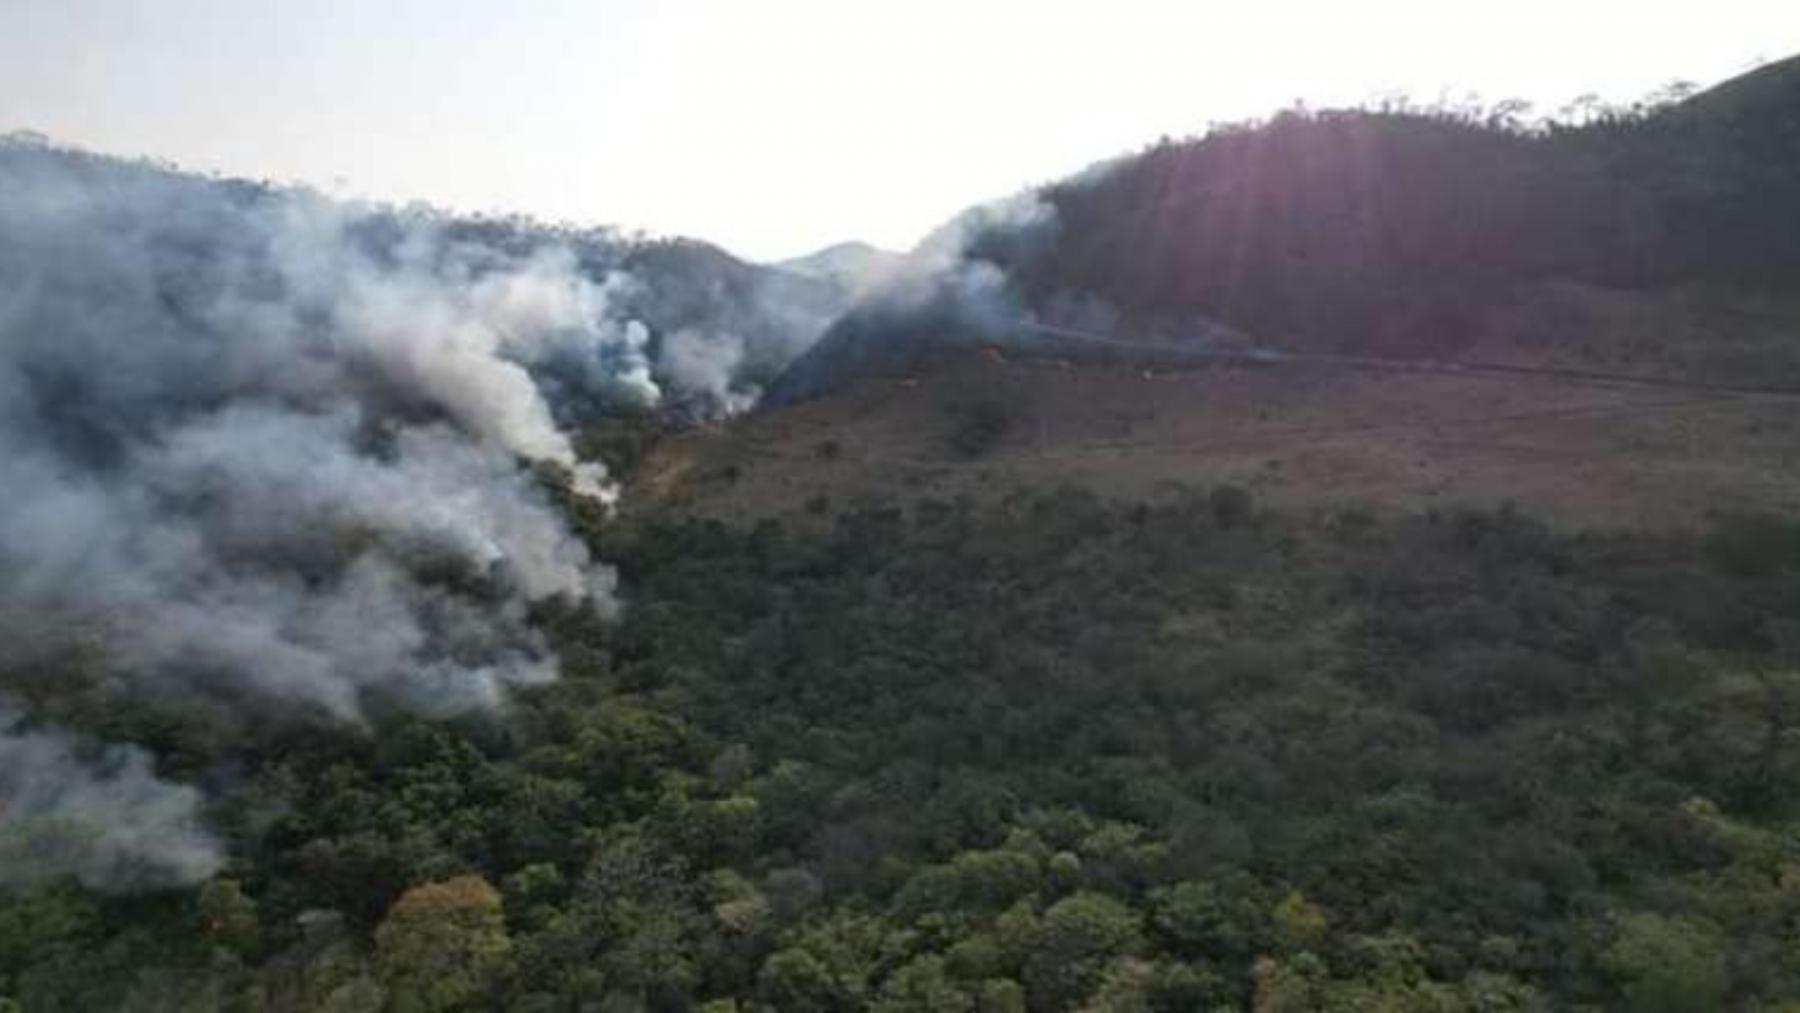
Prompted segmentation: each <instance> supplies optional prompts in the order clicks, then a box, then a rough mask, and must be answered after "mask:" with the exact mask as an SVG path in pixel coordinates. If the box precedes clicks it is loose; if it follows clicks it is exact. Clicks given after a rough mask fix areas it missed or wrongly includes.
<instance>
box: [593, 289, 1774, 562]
mask: <svg viewBox="0 0 1800 1013" xmlns="http://www.w3.org/2000/svg"><path fill="white" fill-rule="evenodd" d="M1465 355H1466V357H1467V358H1469V359H1472V360H1480V361H1489V362H1505V363H1512V364H1517V365H1528V366H1550V367H1569V368H1580V369H1588V370H1609V371H1616V372H1624V373H1632V374H1638V375H1655V376H1661V377H1665V378H1670V379H1675V380H1709V381H1721V380H1722V381H1726V382H1758V381H1760V382H1768V383H1786V382H1789V381H1791V380H1793V379H1794V377H1795V374H1796V367H1795V364H1800V306H1796V305H1795V304H1794V302H1793V301H1791V300H1781V301H1770V300H1752V299H1747V298H1745V297H1742V296H1726V297H1722V296H1720V295H1718V294H1716V293H1707V292H1701V291H1686V292H1669V293H1660V294H1654V295H1631V294H1623V293H1612V292H1605V291H1600V290H1594V289H1587V288H1582V287H1579V286H1571V285H1562V284H1553V285H1546V286H1542V287H1540V288H1539V289H1536V290H1534V291H1531V292H1528V293H1525V294H1524V295H1523V296H1522V297H1520V298H1518V299H1516V300H1514V301H1512V302H1510V303H1508V304H1506V305H1504V306H1501V307H1498V308H1497V309H1496V311H1495V312H1494V313H1493V314H1492V315H1491V316H1490V317H1489V319H1488V320H1487V322H1486V325H1485V326H1484V327H1483V328H1482V333H1481V334H1480V335H1478V336H1477V337H1476V339H1475V340H1474V341H1472V342H1470V343H1467V344H1466V345H1465ZM976 400H981V401H987V402H992V403H997V404H999V405H1003V406H1004V408H1005V414H1006V416H1007V417H1008V419H1009V425H1008V426H1007V428H1006V430H1005V432H1004V433H1003V434H1002V435H1001V437H1000V438H999V440H998V441H997V442H996V443H995V444H994V445H993V446H992V447H991V448H990V449H989V450H987V451H986V452H985V453H983V454H981V455H979V456H977V457H973V458H968V457H963V456H959V455H958V454H956V453H954V452H953V451H952V450H951V448H950V445H949V443H948V439H947V437H948V434H949V432H950V430H951V427H952V425H953V424H954V415H953V410H952V406H954V405H956V404H959V403H968V402H970V401H976ZM1171 482H1184V483H1192V484H1200V485H1212V484H1217V483H1221V482H1230V483H1234V484H1237V485H1240V486H1243V487H1245V488H1248V489H1250V490H1252V491H1254V492H1255V493H1256V494H1257V495H1258V497H1259V499H1261V500H1262V501H1264V502H1267V503H1271V504H1274V505H1278V506H1282V507H1286V508H1296V509H1302V510H1305V509H1314V508H1317V509H1336V508H1338V507H1341V506H1344V505H1360V506H1363V507H1366V508H1369V509H1374V510H1420V509H1429V508H1431V507H1441V506H1452V505H1479V506H1495V505H1499V504H1502V503H1506V502H1509V501H1510V502H1513V503H1516V504H1517V505H1519V506H1520V507H1522V508H1525V509H1527V510H1530V511H1531V512H1533V513H1537V514H1540V515H1543V516H1546V517H1548V518H1551V519H1553V520H1556V521H1559V522H1561V523H1564V524H1568V525H1572V526H1591V527H1600V528H1606V527H1632V528H1654V529H1670V528H1681V527H1689V526H1694V525H1698V524H1701V523H1703V522H1704V521H1705V519H1706V517H1707V516H1708V515H1709V514H1711V513H1715V512H1729V511H1740V510H1768V511H1794V510H1800V397H1795V396H1785V397H1784V396H1772V395H1747V394H1724V393H1717V392H1711V391H1704V390H1682V389H1665V388H1652V387H1640V386H1631V385H1616V384H1603V383H1594V382H1586V381H1577V380H1568V379H1556V378H1550V377H1543V376H1527V375H1511V376H1497V375H1491V374H1442V373H1418V372H1409V371H1403V370H1394V371H1387V370H1358V369H1346V368H1337V367H1326V366H1317V365H1310V366H1299V365H1281V364H1254V363H1237V364H1215V365H1201V364H1195V365H1189V366H1182V367H1179V368H1169V367H1168V366H1167V364H1164V365H1163V366H1159V367H1155V368H1145V367H1143V366H1142V365H1141V364H1128V363H1124V362H1117V361H1113V362H1106V361H1070V360H1061V359H1054V358H1043V357H1025V358H1020V357H1010V358H1000V357H997V356H993V355H988V354H982V353H981V352H979V351H971V352H970V353H969V354H968V355H967V356H965V357H962V358H958V359H955V360H952V361H949V362H946V363H942V364H939V365H938V366H936V367H934V368H932V369H929V370H926V371H922V372H921V373H919V374H918V375H916V376H907V377H884V378H870V379H866V380H863V381H861V382H859V383H856V384H854V385H852V386H850V387H849V388H847V389H845V390H843V391H840V392H838V393H837V394H834V395H832V396H830V397H827V398H824V399H821V400H818V401H814V402H809V403H804V404H800V405H796V406H793V407H791V408H787V409H784V410H781V411H774V412H768V413H759V414H755V415H752V416H749V417H747V418H743V419H739V420H736V421H734V422H732V423H729V424H727V425H725V426H723V427H720V428H717V429H710V430H704V431H696V432H690V433H686V434H683V435H681V436H678V437H674V438H670V439H666V440H664V441H663V442H662V443H661V444H660V445H659V446H658V447H657V448H656V449H655V450H654V452H653V453H652V454H651V455H650V456H649V458H648V459H647V460H646V462H645V464H644V466H643V467H642V469H641V470H640V471H639V473H638V475H637V477H636V480H635V486H636V488H635V489H634V490H633V493H634V495H633V496H631V497H628V498H627V503H634V502H635V503H636V504H639V505H643V506H650V505H655V506H658V507H674V508H676V509H689V510H693V511H696V512H699V513H703V514H706V515H710V516H717V517H721V518H744V519H750V518H758V517H767V516H778V515H785V514H791V513H796V512H802V513H803V512H805V511H806V510H807V509H808V508H809V506H810V507H811V509H813V510H815V511H816V510H819V509H820V508H822V507H826V506H829V505H830V504H831V503H843V502H847V501H850V500H854V499H856V498H859V497H875V498H887V499H891V498H899V499H909V498H915V497H922V496H934V497H943V498H949V497H955V496H958V495H971V496H978V497H992V496H1000V495H1004V494H1006V493H1007V492H1008V491H1011V490H1014V489H1018V488H1021V487H1027V486H1044V485H1056V484H1061V483H1074V484H1077V485H1080V486H1084V487H1088V488H1091V489H1094V490H1095V491H1097V492H1100V493H1103V494H1106V495H1113V496H1119V497H1142V496H1146V495H1151V494H1154V493H1155V492H1156V490H1157V489H1158V488H1159V487H1161V486H1163V485H1165V484H1167V483H1171Z"/></svg>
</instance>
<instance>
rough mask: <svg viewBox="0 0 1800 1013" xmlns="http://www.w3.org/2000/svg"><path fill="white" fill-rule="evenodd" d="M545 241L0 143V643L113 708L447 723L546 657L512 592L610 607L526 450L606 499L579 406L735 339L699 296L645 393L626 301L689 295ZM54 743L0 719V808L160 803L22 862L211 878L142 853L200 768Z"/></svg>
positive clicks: (723, 381)
mask: <svg viewBox="0 0 1800 1013" xmlns="http://www.w3.org/2000/svg"><path fill="white" fill-rule="evenodd" d="M561 238H562V237H561V236H559V235H558V234H555V233H549V232H548V231H547V230H541V229H540V230H537V231H533V230H531V229H520V228H516V227H509V226H504V225H500V226H492V227H490V226H486V225H484V224H483V223H469V222H458V221H455V220H451V219H445V218H442V217H439V216H434V215H431V214H423V213H419V214H414V213H408V214H397V213H394V212H391V211H386V210H382V209H374V208H367V207H361V206H356V205H346V204H342V203H338V202H334V201H330V200H327V199H324V198H322V197H319V196H317V195H312V194H308V193H304V192H293V191H282V190H275V189H270V188H267V187H262V186H256V185H251V184H244V183H237V182H221V181H214V180H206V179H201V178H198V177H194V176H189V175H184V174H180V173H176V172H172V171H167V170H163V169H160V168H155V167H150V166H144V165H128V164H125V163H120V162H117V161H113V160H108V159H100V158H94V157H91V156H86V155H82V154H78V153H71V152H65V151H59V150H53V149H49V148H46V147H43V146H41V145H39V144H36V143H32V142H29V141H25V142H20V141H9V142H7V143H6V144H4V146H0V486H3V487H4V488H6V489H7V490H8V492H7V495H6V497H5V498H4V500H3V501H0V664H4V665H9V666H29V665H35V666H40V667H46V666H48V667H54V666H55V665H56V664H58V663H59V659H63V658H65V657H69V656H72V655H73V654H75V653H77V652H80V653H81V654H82V655H83V656H84V657H98V658H100V659H102V660H101V661H100V665H101V666H102V667H103V668H104V670H105V672H106V677H107V678H108V679H109V680H112V681H113V683H112V688H111V689H110V690H109V692H113V693H116V695H117V696H118V697H119V698H120V699H122V700H129V701H132V702H134V703H150V704H154V705H158V706H172V707H181V706H184V705H185V704H186V703H187V702H189V701H191V700H195V699H199V698H204V699H206V700H208V701H209V702H211V703H212V704H213V705H215V706H218V705H223V706H226V707H231V708H240V707H254V708H259V709H261V710H264V711H268V710H270V709H272V708H277V707H279V708H283V709H291V708H298V712H299V713H307V712H311V713H315V714H326V715H330V716H333V717H335V718H338V719H343V720H349V721H357V720H360V719H361V718H362V716H363V714H364V712H365V707H366V704H367V702H368V700H369V698H370V695H371V694H373V695H375V696H376V697H379V698H380V699H382V700H383V701H384V702H385V703H386V704H387V705H398V706H402V707H406V708H409V709H414V710H419V711H423V712H426V713H433V714H439V713H454V712H457V711H462V710H467V709H471V708H481V707H491V706H493V705H495V704H496V703H498V702H499V701H500V699H501V697H502V696H503V693H504V691H505V688H506V687H508V686H509V685H519V684H533V683H540V682H543V681H546V680H549V679H551V678H553V677H554V672H555V659H554V657H553V656H552V654H551V651H550V649H549V648H548V647H547V646H546V644H545V643H544V642H543V640H542V638H541V636H540V635H539V633H538V632H536V631H535V630H533V629H532V628H531V626H530V624H529V623H528V622H527V619H526V615H527V611H528V609H529V608H530V606H531V605H532V604H533V603H535V602H539V601H543V600H545V599H561V600H564V601H566V602H568V603H572V604H584V605H585V606H586V607H591V608H593V609H595V610H597V611H598V612H599V613H600V614H601V615H603V616H604V615H610V614H611V613H613V612H614V611H616V610H617V609H618V608H619V603H618V601H617V599H616V597H615V594H614V584H615V575H614V572H613V570H612V569H611V568H610V567H608V566H606V565H605V564H604V563H602V562H599V561H597V560H594V559H592V558H590V556H589V551H588V549H587V547H586V546H585V545H584V544H583V542H582V541H581V540H579V539H578V538H577V537H576V536H575V535H574V534H573V533H572V532H571V531H570V530H569V529H568V527H567V526H566V525H565V523H564V520H563V518H562V515H561V514H560V512H559V511H558V510H557V509H555V508H554V506H553V503H552V500H551V497H550V495H549V494H548V493H547V491H546V489H545V488H544V486H543V483H542V480H541V479H540V478H539V477H538V476H536V475H535V474H534V473H533V471H532V469H531V468H529V467H527V466H526V465H527V464H528V463H537V464H548V465H553V466H556V469H557V470H558V471H560V472H561V474H563V475H565V476H567V479H568V484H569V487H570V489H571V490H572V491H573V492H574V493H575V494H578V495H580V496H583V497H587V498H590V499H592V500H597V501H599V502H601V503H607V504H610V503H611V501H612V500H613V499H614V498H615V496H616V488H615V486H614V484H613V483H612V482H611V481H610V480H609V477H608V475H607V474H606V471H605V468H604V466H602V465H600V464H598V463H595V462H589V461H583V460H579V459H578V458H577V456H576V453H575V451H574V449H573V444H572V442H571V430H570V428H569V426H568V423H569V420H572V419H579V418H585V417H592V416H594V415H596V414H601V413H604V412H606V411H608V410H612V409H616V408H619V407H621V406H630V407H639V408H641V407H646V406H654V405H656V404H658V403H659V402H660V401H663V400H664V399H665V397H666V396H668V395H673V396H674V397H676V398H686V399H689V400H698V401H699V402H702V403H704V404H705V405H706V407H705V408H704V409H701V410H704V411H706V412H719V411H727V410H734V409H736V408H739V407H742V406H743V405H744V404H746V403H747V401H748V400H749V396H748V395H746V394H744V393H743V392H742V390H741V388H740V387H739V385H737V383H736V381H735V378H734V377H733V376H732V374H731V370H732V369H733V368H734V367H735V366H736V365H737V364H738V363H739V362H740V361H741V360H742V359H743V358H744V355H745V352H744V348H743V338H741V337H739V336H737V335H741V334H744V333H755V329H754V327H747V326H744V325H743V324H742V322H741V321H738V320H733V319H718V317H719V316H721V315H724V316H729V315H728V314H721V313H720V312H718V311H719V309H720V307H721V306H722V305H724V304H723V303H720V302H719V301H718V300H713V301H712V302H707V301H705V300H701V301H700V302H699V303H697V304H696V305H693V306H690V307H688V310H689V314H690V316H692V317H693V319H690V320H688V324H689V326H688V327H687V328H686V329H684V330H683V331H681V337H680V339H679V340H678V341H675V342H673V343H672V344H671V345H670V347H669V348H667V349H663V350H662V351H661V352H660V357H661V358H663V359H665V360H670V361H672V362H673V364H674V373H675V375H676V380H677V384H678V385H679V384H682V383H686V382H691V383H692V385H693V386H692V387H691V389H688V388H682V389H679V390H671V391H668V392H665V391H664V389H663V388H662V386H661V385H659V382H658V379H657V377H656V375H655V373H656V372H657V370H656V367H655V366H654V365H653V363H654V360H655V359H656V358H658V357H659V353H658V349H657V348H656V347H655V346H657V345H659V344H660V342H659V341H657V340H656V338H655V335H654V334H653V331H652V330H651V327H650V326H649V325H648V324H646V322H645V321H644V320H643V319H640V318H639V316H638V315H637V314H636V313H635V310H637V309H648V310H650V311H652V312H651V315H652V316H654V315H656V313H658V312H660V313H661V315H662V317H664V318H667V317H671V316H680V315H681V312H682V311H681V308H680V307H673V308H671V307H668V306H664V305H660V304H659V303H658V295H657V292H656V291H655V288H654V286H653V284H651V281H652V280H653V279H650V280H647V279H646V278H644V277H640V276H637V275H634V274H633V273H632V272H630V271H629V270H627V269H626V267H625V266H624V258H623V256H622V253H621V251H620V250H618V249H616V248H613V247H611V246H608V245H606V244H604V243H599V242H596V241H593V240H592V239H591V238H590V239H589V240H588V241H586V242H585V243H566V242H562V241H560V240H561ZM734 263H735V262H734ZM740 266H742V265H740ZM732 308H736V309H743V308H744V307H743V306H741V305H740V306H736V307H732ZM708 311H714V315H713V316H707V315H706V314H707V313H708ZM766 329H767V328H765V330H766ZM788 340H791V341H794V342H796V343H799V342H803V341H804V340H805V337H804V336H796V337H790V338H789V339H788ZM60 743H61V740H60V739H59V738H56V737H55V736H54V734H51V735H49V736H48V737H46V736H43V735H39V736H34V737H28V738H22V739H21V738H17V737H9V738H7V739H6V740H5V746H4V749H5V751H6V755H7V757H8V763H7V766H8V767H9V768H12V774H11V775H10V778H11V779H10V780H9V781H6V782H3V783H0V807H3V808H0V828H5V827H8V826H9V825H12V824H15V823H17V821H19V820H22V819H27V818H29V814H30V813H32V812H44V813H49V814H51V815H52V816H56V815H57V814H62V813H65V812H85V811H88V810H90V809H93V808H95V807H96V806H98V805H101V804H103V803H105V802H107V801H108V800H109V799H121V800H127V799H128V800H147V801H145V802H144V804H143V805H141V806H140V805H137V804H136V802H132V803H131V804H125V805H122V806H121V808H120V809H119V811H118V812H117V813H115V814H113V815H112V816H111V817H109V818H108V822H107V826H108V827H109V828H112V829H109V830H108V831H107V835H106V836H103V837H101V838H100V839H99V840H98V842H97V843H94V844H93V845H92V846H91V847H90V848H88V850H86V851H83V850H82V849H76V850H75V852H74V853H73V854H71V855H70V856H69V857H68V858H67V860H66V862H65V864H64V865H62V866H54V865H53V866H50V867H46V868H44V869H42V870H41V871H45V872H56V871H65V872H66V871H74V872H76V873H77V874H78V875H80V876H81V877H82V878H83V879H84V881H88V882H90V883H95V884H100V883H106V884H114V883H118V884H124V883H125V882H126V881H127V879H129V877H127V878H124V879H122V878H120V876H119V875H118V874H117V873H116V872H114V871H109V870H112V869H114V868H115V867H117V868H123V867H125V866H128V865H131V864H132V863H133V862H139V863H140V864H143V865H144V866H145V868H146V869H147V870H148V871H146V872H145V873H144V874H143V875H141V876H137V878H136V879H130V882H132V883H144V884H158V883H166V882H169V881H176V880H182V879H187V878H192V876H194V875H200V874H204V873H205V872H206V871H208V870H209V869H210V867H211V864H212V863H211V862H209V861H205V860H201V859H200V858H199V857H196V856H198V855H201V854H203V853H204V852H205V849H204V847H203V846H202V845H203V842H200V843H199V844H195V845H193V846H191V847H190V846H187V845H184V846H183V848H182V851H183V853H184V855H185V856H186V857H183V858H181V859H180V860H165V859H164V858H159V857H157V856H156V855H153V854H150V853H148V852H146V853H145V854H142V855H137V856H135V857H134V856H133V855H131V854H129V852H130V850H131V848H132V847H133V845H132V844H131V841H133V840H138V839H141V840H146V841H148V840H151V839H161V838H165V837H167V836H168V835H167V834H162V833H149V832H146V833H142V834H138V833H134V832H131V828H130V824H132V823H134V822H135V823H139V824H147V825H146V826H142V827H140V828H139V829H144V830H146V831H148V830H151V829H154V826H149V825H153V824H159V823H166V822H168V821H170V820H172V819H173V818H174V817H173V815H172V814H174V813H176V812H177V811H179V812H181V813H185V814H186V815H184V816H183V817H182V820H183V821H188V820H189V817H191V815H192V810H193V809H194V807H195V804H196V801H197V797H196V796H194V795H193V793H192V792H189V791H187V790H186V789H180V788H173V787H170V786H167V785H161V784H158V783H157V782H155V781H154V779H153V777H152V775H151V773H150V769H149V761H148V758H147V757H146V756H145V755H144V754H142V753H139V752H124V753H119V754H117V755H115V756H113V757H112V758H111V759H110V760H109V761H108V764H109V769H111V770H112V771H114V773H113V774H112V775H110V776H108V777H105V778H101V779H99V780H95V779H94V778H93V777H91V776H88V775H86V774H84V773H83V772H82V770H81V768H80V767H79V765H77V764H75V763H74V761H73V760H72V759H71V754H70V753H69V751H68V749H67V748H65V747H63V746H62V745H60ZM21 793H22V794H21ZM177 839H180V838H179V837H178V838H177ZM90 852H91V853H90ZM23 868H24V869H25V870H26V871H19V870H18V869H14V870H13V871H12V872H11V873H9V875H10V876H11V877H13V878H17V877H19V876H30V875H32V874H33V873H32V871H30V870H32V869H33V868H35V866H33V865H32V864H31V863H27V864H26V865H25V866H24V867H23ZM134 875H135V874H134Z"/></svg>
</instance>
